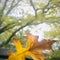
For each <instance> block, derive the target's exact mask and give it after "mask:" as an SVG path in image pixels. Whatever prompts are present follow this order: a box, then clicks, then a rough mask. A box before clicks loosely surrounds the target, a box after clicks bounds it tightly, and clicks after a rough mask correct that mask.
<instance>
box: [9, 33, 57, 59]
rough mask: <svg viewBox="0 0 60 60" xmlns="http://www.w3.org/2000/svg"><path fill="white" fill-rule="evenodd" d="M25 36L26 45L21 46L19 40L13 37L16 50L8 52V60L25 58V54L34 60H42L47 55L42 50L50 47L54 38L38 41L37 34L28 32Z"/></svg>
mask: <svg viewBox="0 0 60 60" xmlns="http://www.w3.org/2000/svg"><path fill="white" fill-rule="evenodd" d="M25 37H26V41H27V47H23V46H22V44H21V42H20V41H19V40H18V39H16V38H14V39H13V42H14V44H15V46H16V52H10V53H9V58H8V60H25V57H26V56H30V57H32V59H34V60H44V59H45V57H46V56H47V55H46V54H44V53H43V52H42V51H43V50H45V49H48V50H50V49H52V44H53V43H54V42H56V41H55V40H49V39H48V40H46V39H44V40H42V41H41V42H38V36H34V35H32V34H31V33H28V34H27V36H25Z"/></svg>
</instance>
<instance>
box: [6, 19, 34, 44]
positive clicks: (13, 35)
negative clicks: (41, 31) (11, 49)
mask: <svg viewBox="0 0 60 60" xmlns="http://www.w3.org/2000/svg"><path fill="white" fill-rule="evenodd" d="M32 22H33V20H32V21H29V22H28V23H26V24H25V25H23V26H21V27H20V28H18V29H17V30H16V31H14V32H13V33H12V35H11V36H10V37H9V38H8V39H7V41H6V43H5V45H7V44H8V43H9V41H10V40H11V38H12V37H13V36H14V35H15V33H16V32H18V31H19V30H21V29H22V28H24V27H26V26H27V25H30V24H31V23H32Z"/></svg>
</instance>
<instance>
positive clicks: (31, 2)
mask: <svg viewBox="0 0 60 60" xmlns="http://www.w3.org/2000/svg"><path fill="white" fill-rule="evenodd" d="M30 4H31V6H32V7H33V9H34V11H35V17H37V10H36V9H35V6H34V4H33V1H32V0H30Z"/></svg>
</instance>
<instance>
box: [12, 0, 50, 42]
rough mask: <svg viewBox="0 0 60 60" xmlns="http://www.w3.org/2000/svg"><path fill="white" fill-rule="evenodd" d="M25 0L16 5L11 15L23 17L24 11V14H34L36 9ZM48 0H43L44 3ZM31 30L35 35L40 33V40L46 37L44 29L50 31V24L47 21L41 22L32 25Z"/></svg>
mask: <svg viewBox="0 0 60 60" xmlns="http://www.w3.org/2000/svg"><path fill="white" fill-rule="evenodd" d="M33 1H37V2H39V1H40V2H42V0H33ZM25 2H26V1H25V0H24V2H21V3H20V6H18V7H16V9H14V10H13V13H11V15H12V16H16V17H22V13H24V15H26V14H33V15H34V10H33V8H32V6H30V5H29V4H26V3H25ZM46 2H47V1H46V0H44V1H43V3H46ZM23 10H24V11H23ZM36 27H37V28H36ZM26 29H27V28H25V30H26ZM29 30H30V33H32V34H33V35H38V36H39V41H40V40H42V39H44V31H49V30H50V26H49V25H48V24H46V23H43V24H39V25H36V26H32V27H31V28H29Z"/></svg>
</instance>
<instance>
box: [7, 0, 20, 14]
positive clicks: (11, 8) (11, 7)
mask: <svg viewBox="0 0 60 60" xmlns="http://www.w3.org/2000/svg"><path fill="white" fill-rule="evenodd" d="M20 1H21V0H18V2H17V3H16V4H15V5H13V3H14V0H13V1H12V3H11V6H10V8H9V10H8V11H7V13H6V15H8V14H9V13H10V12H11V11H12V10H13V8H15V7H16V6H17V5H18V4H19V2H20Z"/></svg>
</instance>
